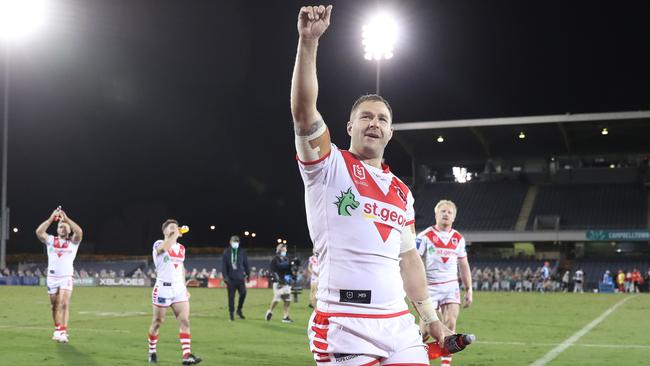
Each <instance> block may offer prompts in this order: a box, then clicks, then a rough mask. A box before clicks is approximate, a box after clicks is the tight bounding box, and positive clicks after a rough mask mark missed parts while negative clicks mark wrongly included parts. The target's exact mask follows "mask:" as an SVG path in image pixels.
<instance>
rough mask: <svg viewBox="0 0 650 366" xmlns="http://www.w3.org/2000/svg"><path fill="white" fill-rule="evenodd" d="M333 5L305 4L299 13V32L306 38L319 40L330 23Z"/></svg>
mask: <svg viewBox="0 0 650 366" xmlns="http://www.w3.org/2000/svg"><path fill="white" fill-rule="evenodd" d="M331 15H332V5H328V6H327V7H325V6H323V5H319V6H303V7H302V8H300V13H299V14H298V34H299V35H300V37H301V38H303V39H305V40H317V39H319V38H320V36H322V35H323V33H325V30H326V29H327V27H329V25H330V16H331Z"/></svg>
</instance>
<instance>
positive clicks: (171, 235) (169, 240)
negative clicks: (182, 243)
mask: <svg viewBox="0 0 650 366" xmlns="http://www.w3.org/2000/svg"><path fill="white" fill-rule="evenodd" d="M179 236H181V232H180V231H179V230H178V226H176V225H175V224H172V225H168V226H167V227H166V228H165V239H163V242H162V244H160V245H159V246H158V248H156V254H162V253H164V252H166V251H168V250H169V248H171V247H172V245H174V243H176V240H177V239H178V237H179Z"/></svg>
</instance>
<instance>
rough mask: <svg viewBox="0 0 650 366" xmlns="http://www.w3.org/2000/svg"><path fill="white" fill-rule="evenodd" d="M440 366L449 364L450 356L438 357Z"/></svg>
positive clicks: (448, 365)
mask: <svg viewBox="0 0 650 366" xmlns="http://www.w3.org/2000/svg"><path fill="white" fill-rule="evenodd" d="M440 366H451V356H449V357H440Z"/></svg>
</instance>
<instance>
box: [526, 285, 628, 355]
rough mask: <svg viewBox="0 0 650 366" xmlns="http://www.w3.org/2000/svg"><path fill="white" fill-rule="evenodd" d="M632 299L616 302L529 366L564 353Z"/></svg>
mask: <svg viewBox="0 0 650 366" xmlns="http://www.w3.org/2000/svg"><path fill="white" fill-rule="evenodd" d="M633 297H635V296H630V297H626V298H624V299H623V300H621V301H619V302H617V303H616V304H614V305H613V306H612V307H611V308H609V309H607V310H606V311H605V312H604V313H602V314H601V315H600V316H599V317H598V318H596V319H594V320H592V321H591V323H589V324H587V325H585V327H584V328H582V329H580V330H579V331H577V332H576V333H575V334H573V335H572V336H571V337H569V338H567V339H565V340H564V342H562V343H560V344H559V345H557V346H556V347H555V348H553V349H552V350H550V351H548V353H547V354H545V355H544V356H542V357H541V358H540V359H538V360H537V361H535V362H533V363H531V364H530V366H544V365H546V364H547V363H549V362H551V361H552V360H553V359H554V358H555V357H557V356H558V355H559V354H560V353H562V352H564V350H565V349H567V348H569V347H571V346H572V345H574V343H576V342H577V341H578V339H580V338H581V337H582V336H584V335H585V334H587V333H589V332H590V331H591V330H592V329H593V328H594V327H595V326H597V325H598V324H600V322H602V321H603V320H605V318H607V317H608V316H609V315H610V314H611V313H613V312H614V311H615V310H616V309H618V307H619V306H621V305H623V304H624V303H625V302H626V301H628V300H629V299H631V298H633Z"/></svg>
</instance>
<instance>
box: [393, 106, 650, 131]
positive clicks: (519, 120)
mask: <svg viewBox="0 0 650 366" xmlns="http://www.w3.org/2000/svg"><path fill="white" fill-rule="evenodd" d="M644 118H650V111H626V112H605V113H579V114H570V113H567V114H553V115H546V116H526V117H502V118H477V119H458V120H446V121H422V122H403V123H395V124H393V128H394V130H395V131H409V130H428V129H444V128H462V127H484V126H507V125H526V124H542V123H571V122H585V121H611V120H631V119H644Z"/></svg>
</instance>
